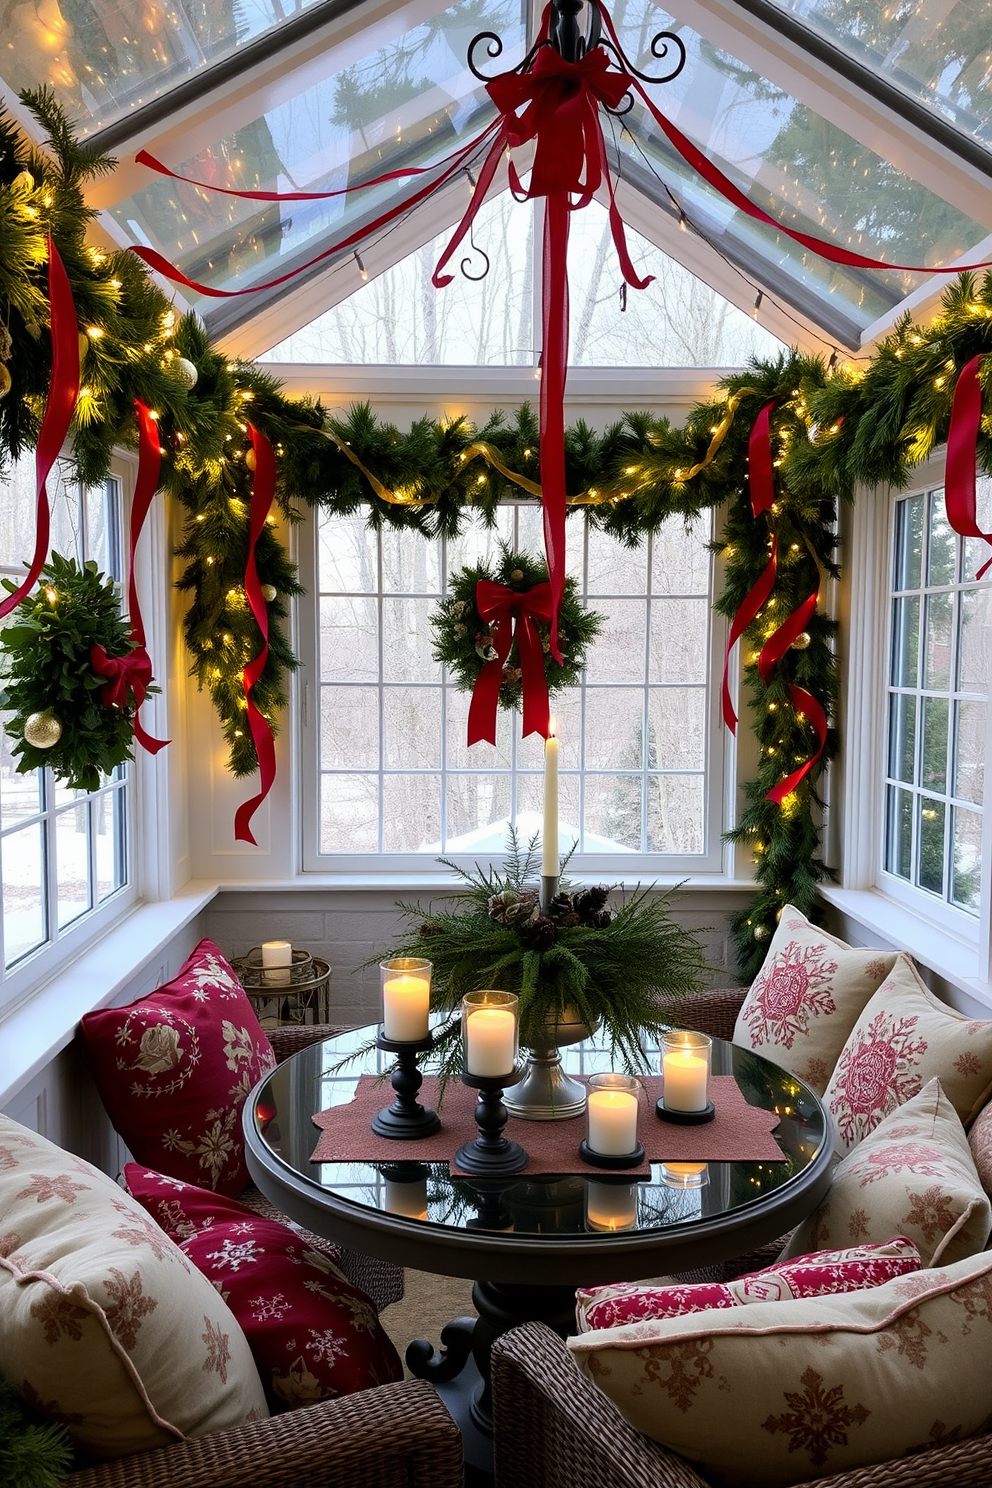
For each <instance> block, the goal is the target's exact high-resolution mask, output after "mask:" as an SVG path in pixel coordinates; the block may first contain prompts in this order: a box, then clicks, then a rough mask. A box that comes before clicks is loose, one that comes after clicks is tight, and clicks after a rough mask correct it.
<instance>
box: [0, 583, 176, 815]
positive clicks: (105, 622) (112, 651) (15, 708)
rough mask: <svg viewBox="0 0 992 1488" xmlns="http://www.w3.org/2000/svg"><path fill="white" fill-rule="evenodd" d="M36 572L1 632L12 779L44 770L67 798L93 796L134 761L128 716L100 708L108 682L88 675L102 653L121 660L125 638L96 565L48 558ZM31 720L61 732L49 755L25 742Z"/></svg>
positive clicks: (113, 593) (116, 605) (112, 595)
mask: <svg viewBox="0 0 992 1488" xmlns="http://www.w3.org/2000/svg"><path fill="white" fill-rule="evenodd" d="M41 572H42V578H41V581H40V583H39V585H38V588H37V589H36V590H35V591H34V593H33V594H29V595H28V596H27V598H25V599H23V600H22V601H21V603H20V604H19V605H18V606H17V608H16V610H15V611H14V615H13V618H12V620H11V623H10V624H8V625H6V626H5V627H4V628H3V630H0V656H2V699H0V701H2V705H3V707H4V708H6V709H8V710H9V711H10V712H12V713H13V715H14V716H13V717H12V718H11V719H10V720H9V721H8V722H7V723H6V724H5V725H4V732H5V733H6V734H7V736H8V737H9V738H11V739H13V740H15V741H16V742H15V743H14V745H13V748H12V749H11V753H12V754H14V755H19V756H20V759H19V761H18V764H17V771H18V774H21V775H23V774H25V773H27V772H28V771H30V770H36V769H39V768H43V767H44V766H45V765H49V766H50V767H51V769H52V770H53V771H54V773H55V777H56V779H58V780H62V781H64V782H65V784H66V785H67V786H68V787H69V789H70V790H85V791H92V790H97V789H98V788H99V785H100V782H101V777H103V776H108V775H110V774H111V773H112V772H113V771H114V770H115V769H116V768H117V766H118V765H120V764H123V762H124V761H125V760H128V759H131V758H132V755H131V742H132V738H133V735H134V724H133V717H134V714H133V711H132V709H131V708H118V707H114V706H110V707H108V706H107V705H106V704H105V703H104V702H103V699H102V698H101V696H100V689H101V688H102V687H104V686H105V685H106V683H107V678H106V677H101V676H99V675H98V674H97V673H96V672H95V671H94V670H93V668H92V665H91V663H90V652H91V651H92V649H93V647H94V646H97V645H100V646H103V647H104V649H105V650H106V652H107V655H108V656H117V657H120V656H126V655H127V654H128V652H129V651H131V650H132V644H131V639H130V632H129V629H128V626H127V624H126V623H125V621H124V620H122V618H121V610H120V596H119V595H118V593H117V589H116V587H115V585H114V581H113V580H112V579H108V578H105V577H104V575H103V574H101V573H99V572H98V570H97V566H96V564H95V563H94V562H92V561H91V562H89V563H86V564H84V565H83V567H82V568H79V567H78V565H77V564H76V562H75V560H74V559H72V558H62V557H61V556H60V555H59V554H58V553H53V554H52V555H51V559H50V560H49V562H48V563H46V564H45V566H44V568H43V569H42V571H41ZM0 582H2V584H3V587H4V588H5V589H6V590H7V591H8V592H9V593H12V592H13V591H14V590H15V589H16V588H17V585H16V584H15V583H13V582H12V581H11V580H10V579H3V580H2V581H0ZM149 690H150V691H153V692H157V691H158V688H151V689H149ZM131 701H133V697H132V698H131ZM34 714H42V715H54V717H55V719H57V721H58V724H60V725H61V733H60V735H59V737H58V740H57V742H56V743H55V744H54V745H53V746H52V747H51V748H36V747H35V746H34V745H33V744H32V743H31V742H29V740H28V739H27V738H25V736H24V731H25V726H26V725H27V723H28V720H29V719H30V718H31V717H32V715H34ZM29 732H30V730H29Z"/></svg>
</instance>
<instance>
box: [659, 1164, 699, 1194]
mask: <svg viewBox="0 0 992 1488" xmlns="http://www.w3.org/2000/svg"><path fill="white" fill-rule="evenodd" d="M661 1180H662V1182H663V1183H665V1184H667V1185H668V1187H669V1188H705V1186H706V1184H707V1183H709V1181H710V1170H709V1164H708V1163H691V1162H668V1163H662V1165H661Z"/></svg>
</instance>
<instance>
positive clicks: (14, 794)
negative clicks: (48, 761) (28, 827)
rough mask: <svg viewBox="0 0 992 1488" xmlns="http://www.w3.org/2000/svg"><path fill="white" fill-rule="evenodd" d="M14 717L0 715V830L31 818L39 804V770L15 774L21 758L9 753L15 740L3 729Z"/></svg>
mask: <svg viewBox="0 0 992 1488" xmlns="http://www.w3.org/2000/svg"><path fill="white" fill-rule="evenodd" d="M13 716H14V715H13V714H12V713H9V712H4V713H0V827H11V826H14V825H15V824H16V823H17V822H19V821H23V820H24V818H25V817H27V816H34V815H35V813H36V812H38V811H40V810H41V805H42V801H41V780H42V774H41V771H40V770H28V771H26V772H25V773H24V774H23V775H19V774H18V773H17V765H18V762H19V759H20V756H19V755H18V756H14V755H13V754H11V748H12V746H13V744H14V740H13V739H11V738H10V737H9V736H8V735H7V734H6V733H5V732H3V729H2V725H3V724H5V723H7V722H8V721H9V719H11V718H13Z"/></svg>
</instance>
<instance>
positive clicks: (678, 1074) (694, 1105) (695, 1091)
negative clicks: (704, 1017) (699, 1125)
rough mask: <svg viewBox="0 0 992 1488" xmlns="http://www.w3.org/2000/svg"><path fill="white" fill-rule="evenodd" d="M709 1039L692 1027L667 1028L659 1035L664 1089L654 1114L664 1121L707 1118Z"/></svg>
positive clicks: (710, 1108)
mask: <svg viewBox="0 0 992 1488" xmlns="http://www.w3.org/2000/svg"><path fill="white" fill-rule="evenodd" d="M711 1050H712V1040H711V1039H710V1038H709V1037H708V1036H707V1035H706V1034H705V1033H696V1032H695V1030H693V1029H687V1028H678V1029H674V1028H673V1029H669V1030H668V1031H667V1032H666V1033H663V1034H662V1037H661V1072H662V1074H663V1076H664V1078H665V1085H664V1090H663V1092H662V1095H661V1099H660V1100H659V1101H658V1107H657V1110H658V1115H659V1116H662V1117H664V1118H665V1119H666V1120H668V1121H679V1122H686V1123H690V1124H692V1123H696V1122H702V1121H711V1120H712V1118H713V1115H714V1110H713V1104H712V1102H711V1100H710V1093H709V1083H710V1054H711Z"/></svg>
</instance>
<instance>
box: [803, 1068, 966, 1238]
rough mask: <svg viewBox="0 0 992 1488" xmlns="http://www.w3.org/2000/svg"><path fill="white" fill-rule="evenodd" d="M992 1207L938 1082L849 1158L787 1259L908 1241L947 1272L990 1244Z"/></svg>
mask: <svg viewBox="0 0 992 1488" xmlns="http://www.w3.org/2000/svg"><path fill="white" fill-rule="evenodd" d="M990 1230H992V1205H990V1203H989V1199H988V1195H987V1194H986V1193H985V1192H984V1190H983V1188H982V1185H981V1182H980V1181H979V1177H978V1173H977V1172H976V1170H975V1164H974V1162H973V1161H972V1157H971V1152H970V1150H969V1147H968V1138H967V1137H966V1135H965V1131H964V1127H963V1126H962V1125H961V1122H960V1119H959V1118H958V1115H957V1112H956V1111H955V1110H954V1107H953V1106H952V1105H951V1102H950V1101H949V1100H948V1099H947V1097H946V1095H945V1094H944V1093H943V1091H942V1090H941V1088H940V1081H939V1080H931V1081H930V1083H929V1085H927V1086H926V1087H925V1088H924V1089H923V1090H921V1091H920V1093H919V1095H916V1096H913V1098H912V1099H911V1100H908V1101H907V1102H906V1104H905V1105H903V1106H900V1107H899V1108H898V1110H896V1111H893V1112H892V1113H891V1115H889V1116H886V1117H885V1119H884V1120H883V1121H881V1122H880V1123H879V1125H878V1126H877V1127H876V1128H875V1130H874V1131H873V1132H872V1133H871V1134H870V1135H869V1136H867V1137H865V1138H864V1139H863V1140H862V1141H860V1142H859V1143H858V1145H857V1146H856V1147H854V1148H852V1149H851V1151H850V1152H849V1153H848V1154H847V1156H846V1157H844V1158H842V1159H841V1161H840V1162H839V1163H838V1164H837V1166H836V1168H835V1169H834V1176H833V1182H832V1183H831V1185H830V1190H829V1192H828V1194H827V1196H826V1198H825V1199H824V1201H823V1203H822V1204H821V1205H820V1207H819V1209H816V1210H814V1212H813V1213H812V1214H811V1215H810V1216H809V1218H808V1219H806V1220H804V1221H803V1223H802V1224H801V1225H800V1226H799V1229H798V1230H796V1232H795V1234H794V1235H793V1236H792V1239H791V1240H790V1241H789V1243H788V1245H787V1246H786V1247H785V1249H784V1250H783V1252H782V1254H781V1256H780V1257H779V1260H780V1261H783V1260H787V1259H791V1258H792V1257H794V1256H801V1255H804V1254H805V1253H806V1252H807V1251H809V1250H814V1249H819V1248H820V1247H822V1246H836V1245H850V1244H852V1243H853V1244H860V1243H862V1242H867V1241H872V1240H884V1239H885V1237H886V1236H887V1235H892V1234H899V1235H905V1236H907V1237H908V1238H909V1239H910V1240H912V1241H913V1243H914V1245H915V1246H916V1248H917V1249H918V1251H919V1252H920V1255H921V1257H922V1258H923V1264H924V1265H925V1266H936V1265H941V1266H948V1265H950V1264H951V1262H952V1261H959V1260H961V1259H962V1258H963V1257H965V1256H971V1255H975V1254H976V1252H977V1251H980V1250H981V1249H982V1248H983V1246H985V1245H986V1244H987V1242H988V1238H989V1233H990Z"/></svg>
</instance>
